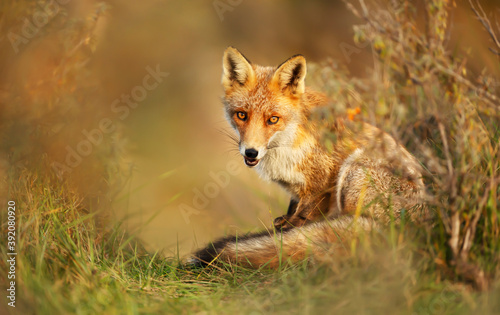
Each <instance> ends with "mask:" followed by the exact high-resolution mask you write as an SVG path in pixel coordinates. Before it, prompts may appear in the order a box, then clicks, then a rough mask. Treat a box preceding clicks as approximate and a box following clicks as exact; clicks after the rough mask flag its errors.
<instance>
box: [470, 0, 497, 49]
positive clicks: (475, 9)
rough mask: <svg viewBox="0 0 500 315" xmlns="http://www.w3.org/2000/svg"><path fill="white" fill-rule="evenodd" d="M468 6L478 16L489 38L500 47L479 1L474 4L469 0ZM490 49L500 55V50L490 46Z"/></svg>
mask: <svg viewBox="0 0 500 315" xmlns="http://www.w3.org/2000/svg"><path fill="white" fill-rule="evenodd" d="M469 3H470V6H471V9H472V11H473V12H474V14H475V15H476V17H477V18H478V20H479V22H481V24H483V27H484V28H485V29H486V31H487V32H488V34H489V35H490V37H491V39H492V40H493V43H494V44H495V46H497V48H498V49H500V41H499V40H498V38H497V36H496V34H495V31H493V27H492V26H491V23H490V20H489V19H488V17H487V16H486V13H485V12H484V10H483V7H482V6H481V4H480V3H479V1H476V5H474V3H473V1H472V0H469ZM490 51H491V52H492V53H494V54H495V55H497V56H500V51H499V50H495V49H493V48H490Z"/></svg>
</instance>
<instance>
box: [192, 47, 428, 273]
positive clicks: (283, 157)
mask: <svg viewBox="0 0 500 315" xmlns="http://www.w3.org/2000/svg"><path fill="white" fill-rule="evenodd" d="M305 77H306V60H305V58H304V57H303V56H302V55H295V56H293V57H291V58H289V59H288V60H286V61H285V62H283V63H282V64H281V65H279V66H278V67H263V66H258V65H255V64H252V63H251V62H250V61H249V60H248V59H247V58H246V57H245V56H243V55H242V54H241V53H240V52H239V51H238V50H236V49H235V48H233V47H228V48H227V49H226V51H225V52H224V57H223V75H222V85H223V87H224V90H225V95H224V98H223V103H224V106H225V112H226V118H227V120H228V121H229V123H230V124H231V126H232V127H233V128H234V130H235V131H236V133H237V135H238V137H239V151H240V153H241V155H242V156H243V159H244V162H245V164H246V165H247V166H248V167H250V168H254V169H256V170H257V172H258V173H259V175H260V176H261V177H262V178H264V179H266V180H271V181H274V182H276V183H278V184H279V185H280V186H282V187H283V188H284V189H285V190H286V191H288V192H289V194H290V195H291V200H290V205H289V207H288V211H287V213H286V214H285V215H283V216H280V217H278V218H276V219H275V220H274V227H275V228H276V234H275V235H274V236H273V235H272V234H273V233H271V235H269V233H267V232H265V233H261V234H253V235H248V236H245V237H240V238H239V239H237V238H236V237H229V238H225V239H222V240H219V241H217V242H215V243H213V244H212V245H210V246H209V247H208V248H206V249H202V250H200V251H198V252H197V253H195V254H194V256H193V259H194V260H193V261H194V262H198V263H201V264H203V263H205V264H207V263H210V262H211V261H213V260H215V259H218V260H222V261H226V262H234V263H239V264H243V265H248V266H253V267H259V266H262V265H266V264H267V265H268V266H271V267H274V266H276V263H277V259H278V257H281V258H287V259H292V260H298V259H302V258H304V256H305V253H306V252H307V251H308V248H310V249H311V252H312V253H313V254H314V252H315V248H319V247H318V243H323V244H332V243H336V242H339V240H342V239H344V238H346V237H351V236H352V235H353V234H354V233H356V231H358V229H355V228H354V226H358V227H361V229H362V230H370V229H372V228H373V227H374V226H377V225H376V222H380V223H382V224H384V223H387V222H390V221H391V220H395V221H396V222H397V221H398V220H399V219H400V217H401V216H402V215H404V216H405V217H408V218H409V219H411V220H416V219H418V218H419V217H420V216H423V212H425V211H423V209H424V207H423V206H422V197H423V194H424V191H425V187H424V183H423V180H422V175H421V173H422V171H421V166H420V164H419V163H418V161H417V160H416V159H415V158H414V157H413V156H412V155H411V154H410V153H409V152H408V151H407V150H406V149H405V148H404V147H403V146H402V145H400V144H398V143H397V142H396V140H395V139H394V138H392V137H391V136H390V135H389V134H387V133H384V132H383V131H381V130H379V129H378V128H376V127H374V126H372V125H370V124H367V123H363V122H356V121H352V119H348V117H342V116H339V117H337V119H336V121H335V122H332V125H331V126H330V127H331V129H332V130H333V131H334V133H335V141H334V144H333V148H330V150H327V149H326V148H325V147H324V146H323V145H322V142H321V140H320V130H319V128H318V126H317V125H318V124H317V123H315V122H314V121H311V119H310V116H311V112H312V111H313V110H314V109H315V108H316V107H318V106H323V105H325V104H327V98H326V96H324V95H323V94H321V93H319V92H315V91H312V90H311V89H309V88H307V87H306V86H305ZM351 118H352V117H351ZM355 219H356V220H355ZM355 222H356V224H354V223H355ZM278 244H279V246H278ZM281 258H280V259H281Z"/></svg>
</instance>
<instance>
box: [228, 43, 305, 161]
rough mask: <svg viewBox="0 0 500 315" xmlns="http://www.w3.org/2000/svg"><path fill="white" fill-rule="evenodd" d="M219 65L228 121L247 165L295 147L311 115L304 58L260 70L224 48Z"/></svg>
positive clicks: (237, 54)
mask: <svg viewBox="0 0 500 315" xmlns="http://www.w3.org/2000/svg"><path fill="white" fill-rule="evenodd" d="M222 65H223V74H222V85H223V87H224V90H225V95H224V98H223V101H224V106H225V110H226V118H227V120H228V121H229V123H230V124H231V126H232V127H233V128H234V129H235V130H236V132H237V133H238V136H239V151H240V153H241V155H242V156H243V157H244V159H245V164H246V165H247V166H249V167H253V166H256V165H257V164H258V163H259V161H260V160H261V159H262V158H264V157H265V156H266V154H267V153H268V152H269V150H272V149H274V148H278V147H284V146H293V145H294V144H295V142H296V137H297V134H298V128H299V126H300V125H302V124H303V123H304V121H305V120H307V113H308V111H309V108H307V106H306V104H307V103H308V102H304V98H305V97H306V96H305V91H306V89H305V82H304V81H305V77H306V60H305V58H304V57H303V56H302V55H295V56H293V57H291V58H289V59H288V60H286V61H285V62H283V63H282V64H281V65H279V66H278V67H262V66H258V65H253V64H252V63H251V62H250V61H249V60H248V59H247V58H245V56H243V55H242V54H241V53H240V52H239V51H238V50H237V49H235V48H233V47H228V48H227V49H226V51H225V52H224V57H223V62H222Z"/></svg>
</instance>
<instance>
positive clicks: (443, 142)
mask: <svg viewBox="0 0 500 315" xmlns="http://www.w3.org/2000/svg"><path fill="white" fill-rule="evenodd" d="M367 2H368V1H367ZM424 4H425V12H426V13H427V14H428V19H427V20H426V22H425V23H426V24H425V25H424V27H422V25H420V24H419V23H421V22H418V21H417V19H416V13H415V8H414V7H412V5H411V4H410V3H409V2H406V1H401V3H400V4H399V5H398V6H397V7H379V4H377V3H376V2H368V4H367V5H368V9H367V8H366V7H365V2H363V1H361V2H359V5H358V7H356V6H354V5H351V6H350V8H351V10H352V11H353V12H354V14H356V15H358V16H359V17H360V18H361V19H363V20H364V21H365V24H363V25H362V26H357V27H355V31H356V35H355V38H356V40H357V41H359V42H366V41H367V42H369V43H370V44H371V47H372V48H373V57H374V60H375V66H374V70H373V76H372V77H370V78H367V79H364V80H361V79H356V78H351V77H349V76H348V75H347V74H345V73H344V72H343V71H341V70H340V69H339V67H337V66H336V65H334V64H333V65H332V64H324V65H315V66H314V67H313V68H311V70H312V71H311V76H310V80H311V79H312V80H313V81H314V83H313V85H316V86H317V87H319V88H320V89H321V90H323V91H325V92H326V93H328V94H329V96H330V97H331V98H332V99H334V100H335V104H333V105H332V106H331V107H330V108H328V109H326V110H325V111H324V112H322V113H321V114H322V115H323V117H327V121H328V119H334V118H335V114H336V113H338V112H346V111H347V110H348V109H349V108H356V107H359V108H360V109H361V111H362V114H361V115H362V116H364V117H369V121H370V122H371V123H373V124H375V125H377V126H378V127H380V128H381V129H383V130H385V131H387V132H389V133H390V134H392V135H393V136H394V137H396V138H397V139H398V140H399V141H401V142H402V143H404V144H405V145H406V146H407V147H408V149H409V150H410V151H411V152H412V153H413V154H415V155H416V156H417V157H418V159H419V160H420V161H421V162H422V164H423V166H424V167H425V168H426V170H427V172H426V178H425V181H426V184H427V187H428V190H429V196H428V205H429V207H430V208H431V209H432V210H433V211H434V213H435V217H434V220H433V222H430V223H428V224H424V225H416V224H411V223H407V224H405V225H402V226H400V227H396V228H394V227H392V228H389V229H388V230H387V231H384V230H383V231H380V232H377V234H376V235H371V236H373V238H371V239H370V241H367V240H361V241H360V243H359V244H354V245H356V246H354V245H353V246H352V248H351V252H350V254H348V255H346V256H345V257H335V256H332V257H325V261H322V262H321V263H313V262H311V261H304V262H303V263H300V264H297V265H287V264H283V266H282V267H281V268H280V269H279V270H278V271H269V270H249V269H245V268H241V267H238V266H234V265H225V266H221V267H217V268H211V269H206V270H196V269H185V268H182V264H181V261H180V259H179V257H165V255H163V254H162V253H158V252H156V253H151V252H148V251H147V250H145V248H144V246H143V245H142V244H141V241H140V240H138V239H137V238H136V237H135V236H134V235H133V234H132V235H131V234H127V233H126V232H125V231H126V229H125V228H124V227H123V225H124V222H118V223H115V222H116V221H115V220H114V219H113V218H112V217H111V218H110V217H109V213H107V212H106V211H103V210H102V209H106V208H107V207H108V206H109V204H110V203H111V200H112V198H111V197H112V196H116V195H117V193H116V192H117V191H119V190H120V188H121V187H123V185H124V183H125V184H126V181H124V180H123V179H121V178H122V177H126V176H124V175H123V174H124V171H123V168H122V167H121V161H120V159H121V158H122V157H123V153H122V144H121V143H122V142H121V141H120V140H121V137H123V136H122V135H121V134H120V132H119V131H116V133H114V134H113V135H110V136H109V137H105V138H104V140H103V144H102V145H101V146H99V147H98V148H96V149H95V150H96V152H94V154H93V155H92V156H91V157H89V158H87V159H86V160H85V161H84V162H83V163H82V165H81V166H80V167H79V168H78V169H75V170H74V171H73V172H72V174H71V176H69V177H68V178H67V179H65V180H63V179H62V177H61V174H59V173H57V172H54V170H53V168H52V167H51V165H52V164H51V163H52V162H53V161H61V160H64V154H65V151H64V145H65V144H66V143H73V142H71V141H70V140H71V139H72V138H71V136H74V133H71V132H65V133H59V134H57V133H54V131H53V130H55V129H57V128H58V127H57V126H58V124H59V121H58V119H61V120H64V119H68V120H69V121H71V122H72V123H73V126H70V127H67V128H73V129H65V130H70V131H71V130H73V131H75V132H79V131H80V130H82V129H83V128H87V127H86V126H87V125H86V124H88V123H89V121H87V120H86V119H84V118H85V117H87V116H88V115H87V114H88V113H92V114H93V115H94V114H95V113H97V114H95V115H96V117H100V116H99V115H102V116H104V117H106V115H107V114H109V113H106V112H102V110H101V111H100V110H99V105H100V104H99V103H98V102H93V100H92V99H91V100H89V99H88V97H86V95H89V94H92V95H94V94H93V93H94V92H95V85H98V84H99V83H98V82H99V81H98V80H95V78H94V80H92V74H91V73H90V72H91V71H90V70H89V68H86V64H87V63H86V61H87V59H88V58H91V55H92V49H83V48H82V47H83V46H82V47H81V46H79V45H80V43H85V42H86V41H85V40H86V39H89V36H90V37H91V32H92V29H93V27H92V25H91V24H92V23H93V21H94V20H95V19H94V20H93V19H83V18H82V19H81V21H79V20H78V19H74V20H72V22H71V23H69V24H64V23H63V24H62V25H67V28H68V29H66V30H65V32H63V33H64V34H62V33H61V34H60V33H57V34H58V35H57V36H55V37H56V38H51V41H53V42H57V41H58V38H57V37H58V36H63V37H64V36H70V38H71V41H70V42H71V43H74V44H75V45H70V44H67V46H68V47H69V48H68V47H66V48H64V47H63V48H61V49H60V51H59V52H58V53H60V54H62V55H63V56H65V58H64V60H65V63H62V64H61V65H60V66H58V67H56V69H55V70H57V71H56V72H55V73H56V75H55V76H54V77H56V78H57V84H56V85H51V84H49V85H48V87H45V88H43V89H42V90H43V91H44V93H43V94H42V93H41V92H40V91H37V90H34V91H31V92H32V94H34V95H35V96H37V97H33V98H31V97H32V94H30V93H23V91H16V92H18V94H19V95H22V96H23V97H24V96H26V95H28V94H29V95H28V96H26V97H25V98H18V97H17V96H16V95H17V94H16V93H13V94H16V95H14V96H12V98H9V97H6V99H7V100H9V102H6V103H8V104H11V107H5V109H6V110H5V115H4V116H5V117H6V118H2V119H5V121H2V123H1V124H0V130H1V131H2V133H3V134H4V135H6V136H5V137H3V138H2V140H1V141H2V142H1V148H2V159H3V160H5V161H7V163H6V164H7V165H8V170H7V171H6V172H5V176H4V178H5V180H4V183H3V185H4V186H5V187H6V189H8V191H7V196H8V200H15V201H16V208H17V217H16V223H17V234H16V239H17V245H16V248H17V251H18V256H17V258H16V259H17V261H16V272H17V274H16V288H17V291H16V293H17V300H16V308H15V309H14V308H8V307H7V306H6V304H7V302H4V303H2V304H0V310H1V311H4V310H5V311H8V312H10V313H12V314H31V313H40V314H51V313H56V314H71V313H75V314H159V313H165V314H191V313H194V314H234V313H238V314H239V313H243V314H261V313H262V314H267V313H277V314H280V313H304V314H313V313H319V312H324V313H349V314H351V313H354V314H359V313H361V314H372V313H389V314H392V313H398V314H469V313H471V312H474V313H482V314H483V313H484V314H489V313H491V314H494V313H498V312H500V304H499V302H498V301H497V300H496V297H497V296H498V294H499V293H500V281H499V279H498V262H499V259H500V255H499V253H500V241H499V240H500V223H499V219H498V217H499V209H498V196H499V195H500V190H499V183H500V179H499V178H500V177H499V173H500V158H499V157H500V155H499V154H500V146H499V139H500V127H499V126H500V117H499V114H498V113H499V110H498V107H499V101H498V92H497V91H496V86H497V85H496V83H498V82H499V80H498V79H497V78H494V77H492V76H491V75H488V74H486V73H482V74H481V75H478V76H475V77H472V76H471V75H468V74H467V73H468V68H467V65H466V63H465V58H464V57H463V56H460V55H459V54H453V55H452V54H450V53H449V52H448V51H447V48H446V36H445V35H446V31H447V28H448V25H447V21H448V15H449V12H450V10H451V9H450V8H451V6H452V4H451V3H450V2H449V1H445V0H442V1H439V0H432V1H431V0H428V1H425V3H424ZM19 5H20V6H21V4H19ZM13 7H15V6H14V5H13V4H12V5H11V4H9V5H7V4H6V5H5V9H6V10H10V9H12V8H13ZM381 8H382V9H384V11H383V12H385V13H384V14H379V13H380V12H382V11H381V10H380V9H381ZM15 9H16V10H21V11H23V10H24V11H23V12H24V13H25V15H28V16H29V15H30V12H32V11H30V10H33V7H32V6H26V8H24V9H23V8H21V9H19V8H18V7H15ZM478 10H479V9H478ZM16 12H17V11H16ZM477 12H479V14H480V11H477ZM8 16H10V15H8ZM64 19H65V15H63V14H61V15H58V16H57V17H55V18H54V23H56V22H57V23H62V22H64V21H62V20H64ZM5 23H7V22H5ZM57 23H56V24H57ZM85 23H90V24H89V25H87V24H85ZM57 25H59V24H57ZM57 25H52V26H51V25H48V26H47V27H46V28H44V29H43V30H42V31H43V32H46V33H47V34H49V33H50V30H51V27H54V28H55V29H57ZM485 25H487V23H486V24H485ZM0 26H1V25H0ZM420 29H425V32H424V31H420ZM68 34H70V35H68ZM89 34H90V35H89ZM40 36H42V37H43V36H49V35H43V34H42V35H40ZM88 42H90V43H92V42H93V41H92V40H91V38H90V40H89V41H88ZM82 45H83V44H82ZM74 47H77V48H74ZM41 48H42V49H43V48H44V46H41ZM80 48H82V49H80ZM499 48H500V47H499ZM5 51H6V50H2V53H3V54H6V52H5ZM58 75H60V76H61V77H58ZM51 79H52V76H49V79H48V80H51ZM54 80H55V79H54ZM96 82H97V83H96ZM53 83H54V82H53ZM53 86H56V87H53ZM51 88H53V90H50V89H51ZM33 89H34V88H33ZM25 94H26V95H25ZM0 96H1V95H0ZM1 97H2V100H3V97H5V96H1ZM96 97H98V96H96ZM22 102H31V103H29V104H30V105H33V107H34V108H38V109H37V110H39V111H41V113H40V112H33V113H31V114H33V115H32V116H30V115H26V113H24V112H23V113H21V114H23V115H20V114H19V112H18V111H17V109H16V108H24V107H22V105H24V103H22ZM44 102H45V103H47V104H49V105H50V106H39V107H37V106H38V105H39V104H40V103H43V104H45V103H44ZM68 104H70V105H68ZM16 106H18V107H16ZM44 110H46V112H44ZM35 116H36V117H38V118H36V117H35ZM23 117H24V118H23ZM34 117H35V118H34ZM89 117H90V116H89ZM94 118H95V117H94ZM13 122H14V123H13ZM41 122H42V123H41ZM16 123H17V125H16ZM90 124H91V125H92V121H90ZM69 125H71V124H69ZM327 125H328V124H327ZM325 130H326V132H325V143H328V142H329V141H330V142H331V141H334V138H333V137H332V135H331V134H329V133H328V129H327V127H326V129H325ZM20 132H21V135H19V134H20ZM61 134H67V135H69V137H70V138H61V137H63V136H64V135H61ZM10 139H18V140H19V139H20V140H19V141H21V142H22V144H23V145H18V146H16V145H15V144H13V143H12V141H11V140H10ZM14 142H15V141H14ZM57 145H59V146H60V147H59V148H58V147H57ZM61 152H62V153H61ZM0 167H3V166H2V165H0ZM6 204H7V203H6V202H5V205H6ZM0 218H1V222H2V223H1V228H2V235H6V231H7V226H8V225H7V214H6V212H4V211H2V212H0ZM5 242H6V238H5V237H3V236H2V237H1V238H0V251H1V255H2V260H1V261H0V279H2V283H7V273H6V271H7V264H6V257H7V247H6V244H5ZM2 287H4V286H2ZM5 289H6V287H5ZM4 292H5V291H4Z"/></svg>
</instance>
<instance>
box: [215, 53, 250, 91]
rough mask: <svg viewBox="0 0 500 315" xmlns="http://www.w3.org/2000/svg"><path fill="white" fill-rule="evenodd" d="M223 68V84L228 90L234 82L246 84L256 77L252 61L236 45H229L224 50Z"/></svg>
mask: <svg viewBox="0 0 500 315" xmlns="http://www.w3.org/2000/svg"><path fill="white" fill-rule="evenodd" d="M222 68H223V72H222V85H223V86H224V88H225V89H226V90H227V89H230V88H231V87H232V86H233V84H234V83H238V84H240V85H245V83H247V82H248V81H250V80H253V78H254V77H255V74H254V71H253V68H252V65H251V64H250V61H249V60H248V59H247V58H245V56H243V54H241V53H240V52H239V51H238V50H237V49H236V48H234V47H228V48H227V49H226V51H224V57H223V58H222Z"/></svg>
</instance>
